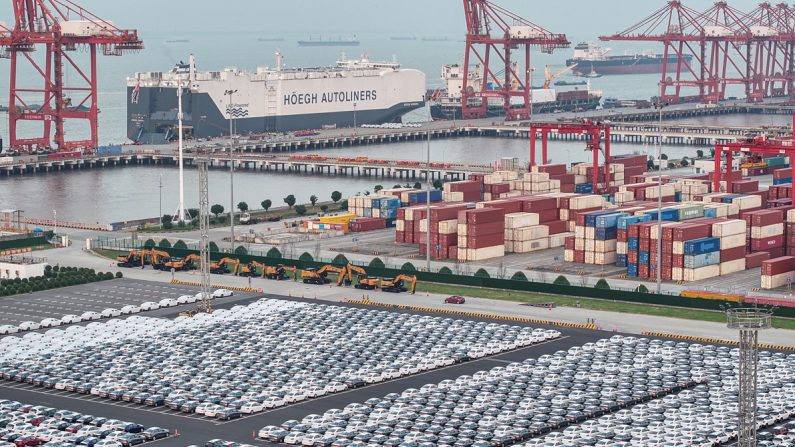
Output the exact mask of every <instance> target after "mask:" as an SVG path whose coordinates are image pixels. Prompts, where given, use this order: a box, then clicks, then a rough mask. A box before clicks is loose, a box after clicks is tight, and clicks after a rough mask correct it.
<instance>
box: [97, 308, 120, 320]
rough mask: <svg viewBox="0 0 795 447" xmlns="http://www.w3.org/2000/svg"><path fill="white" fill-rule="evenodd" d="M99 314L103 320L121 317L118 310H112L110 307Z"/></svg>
mask: <svg viewBox="0 0 795 447" xmlns="http://www.w3.org/2000/svg"><path fill="white" fill-rule="evenodd" d="M100 314H101V315H102V317H103V318H110V317H118V316H119V315H121V311H120V310H119V309H114V308H112V307H109V308H107V309H105V310H103V311H102V312H100Z"/></svg>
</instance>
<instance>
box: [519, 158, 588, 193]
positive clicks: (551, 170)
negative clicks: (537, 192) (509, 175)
mask: <svg viewBox="0 0 795 447" xmlns="http://www.w3.org/2000/svg"><path fill="white" fill-rule="evenodd" d="M532 173H536V174H548V175H549V181H550V184H549V186H550V192H555V191H557V192H566V193H573V192H574V174H572V173H569V172H568V171H567V170H566V165H565V164H546V165H535V166H533V169H532ZM528 180H529V181H530V182H532V181H533V180H532V178H531V179H527V178H526V176H525V181H528ZM526 186H527V185H524V187H525V188H524V189H526ZM517 189H521V188H517ZM531 189H532V185H531Z"/></svg>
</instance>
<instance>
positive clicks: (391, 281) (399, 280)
mask: <svg viewBox="0 0 795 447" xmlns="http://www.w3.org/2000/svg"><path fill="white" fill-rule="evenodd" d="M407 282H408V283H411V288H410V289H408V288H406V286H405V283H407ZM381 290H383V291H384V292H393V293H400V292H408V291H410V292H411V294H412V295H414V292H415V291H416V290H417V277H416V276H413V275H405V274H402V273H401V274H400V275H398V276H396V277H394V278H384V279H382V280H381Z"/></svg>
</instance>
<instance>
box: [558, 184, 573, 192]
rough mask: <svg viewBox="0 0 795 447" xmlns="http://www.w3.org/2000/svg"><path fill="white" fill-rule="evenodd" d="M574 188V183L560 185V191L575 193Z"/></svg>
mask: <svg viewBox="0 0 795 447" xmlns="http://www.w3.org/2000/svg"><path fill="white" fill-rule="evenodd" d="M574 188H575V185H574V183H567V184H561V185H560V192H565V193H573V192H574Z"/></svg>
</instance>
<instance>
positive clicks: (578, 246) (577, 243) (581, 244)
mask: <svg viewBox="0 0 795 447" xmlns="http://www.w3.org/2000/svg"><path fill="white" fill-rule="evenodd" d="M574 249H575V250H580V251H582V250H585V239H584V238H574Z"/></svg>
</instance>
